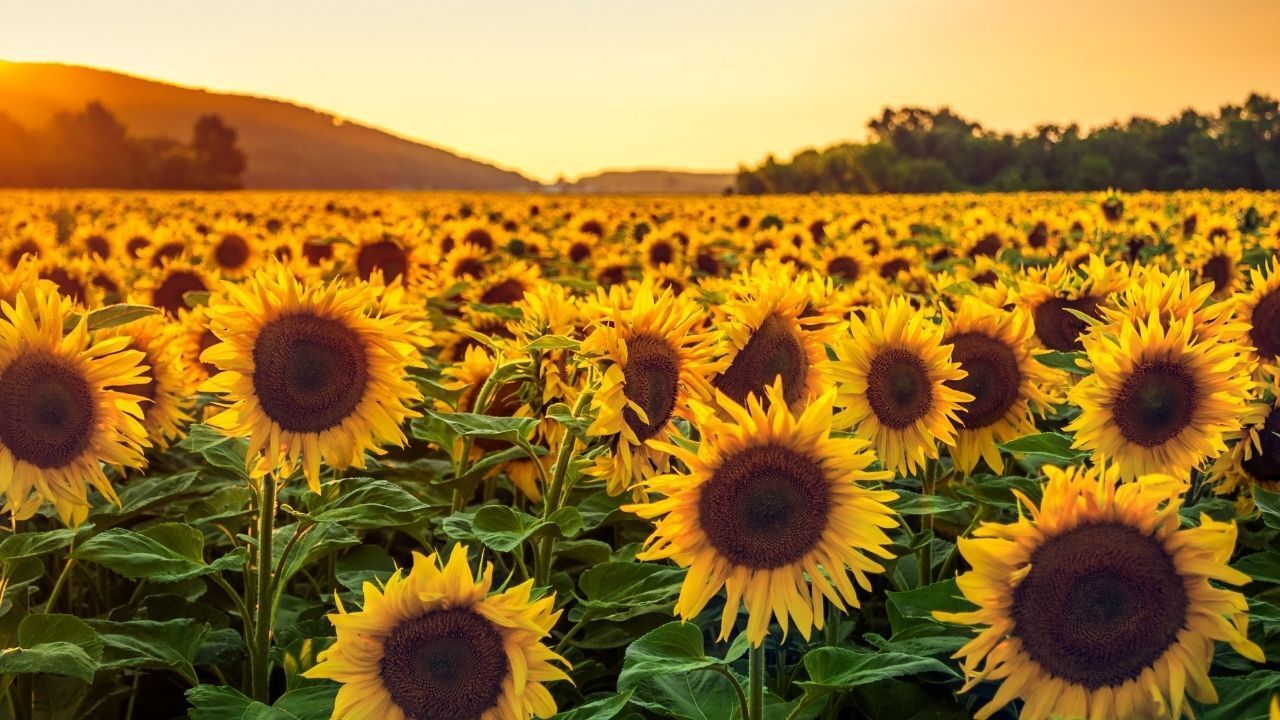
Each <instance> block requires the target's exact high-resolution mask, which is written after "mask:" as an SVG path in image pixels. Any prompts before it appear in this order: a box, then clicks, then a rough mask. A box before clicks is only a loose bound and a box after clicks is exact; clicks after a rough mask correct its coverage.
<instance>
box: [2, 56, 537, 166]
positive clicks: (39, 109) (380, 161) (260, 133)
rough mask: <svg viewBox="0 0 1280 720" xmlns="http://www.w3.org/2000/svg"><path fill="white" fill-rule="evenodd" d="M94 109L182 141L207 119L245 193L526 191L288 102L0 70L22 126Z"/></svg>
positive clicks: (47, 70) (88, 71) (125, 78)
mask: <svg viewBox="0 0 1280 720" xmlns="http://www.w3.org/2000/svg"><path fill="white" fill-rule="evenodd" d="M94 100H99V101H101V102H102V103H103V104H104V105H106V106H107V108H108V109H110V110H111V112H112V113H114V114H115V115H116V117H118V118H120V120H121V121H122V122H123V123H124V124H125V125H126V126H128V128H129V130H130V132H132V133H135V134H138V135H164V136H169V137H172V138H175V139H177V140H181V141H186V140H187V139H188V138H189V137H190V135H191V128H192V125H193V124H194V123H195V120H196V118H197V117H199V116H201V115H205V114H208V113H217V114H218V115H221V116H222V119H223V120H225V121H226V122H227V124H229V125H231V126H232V127H233V128H235V130H236V131H237V132H238V133H239V136H240V147H241V148H242V149H243V150H244V151H245V153H246V154H247V155H248V156H249V167H248V170H247V171H246V173H245V176H244V181H245V185H246V187H250V188H280V189H283V188H318V189H324V188H334V189H339V188H350V189H365V188H405V189H452V190H536V189H538V187H539V185H538V184H537V183H535V182H533V181H532V180H530V179H528V178H526V177H524V176H522V175H520V174H519V173H515V172H511V171H508V170H502V169H500V168H497V167H494V166H493V165H489V164H486V163H483V162H480V161H477V160H472V159H469V158H465V157H461V156H459V155H456V154H454V153H451V152H449V151H447V150H443V149H440V148H436V147H432V146H430V145H424V144H422V143H418V142H414V141H412V140H408V139H405V138H401V137H397V136H395V135H392V134H391V133H388V132H385V131H382V130H378V129H376V128H371V127H366V126H364V125H360V124H358V123H353V122H344V121H342V120H340V119H338V118H335V116H333V115H331V114H329V113H325V112H321V111H317V110H313V109H311V108H307V107H302V106H300V105H295V104H293V103H289V102H284V101H280V100H271V99H267V98H260V97H253V96H249V95H235V94H228V93H216V92H209V91H206V90H199V89H195V88H188V87H182V86H178V85H171V84H168V83H163V82H158V81H154V80H146V79H143V78H138V77H133V76H131V75H125V74H122V73H117V72H110V71H106V70H97V69H94V68H87V67H79V66H73V65H61V64H54V63H11V62H5V61H0V112H4V113H5V114H8V115H9V116H11V117H12V118H14V119H15V120H17V121H18V122H20V123H22V124H24V125H27V126H28V127H34V126H40V125H43V124H44V123H46V122H47V121H48V119H49V118H50V117H51V116H53V115H54V114H55V113H58V112H61V111H64V110H74V109H79V108H81V107H83V106H84V104H85V103H88V102H91V101H94Z"/></svg>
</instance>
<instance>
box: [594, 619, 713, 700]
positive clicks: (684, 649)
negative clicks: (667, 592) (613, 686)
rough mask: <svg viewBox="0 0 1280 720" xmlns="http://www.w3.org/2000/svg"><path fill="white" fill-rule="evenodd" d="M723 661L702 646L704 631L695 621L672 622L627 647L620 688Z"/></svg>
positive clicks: (680, 673)
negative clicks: (707, 652) (646, 679)
mask: <svg viewBox="0 0 1280 720" xmlns="http://www.w3.org/2000/svg"><path fill="white" fill-rule="evenodd" d="M724 664H725V661H724V660H721V659H719V658H715V657H711V656H709V655H707V654H706V651H705V650H704V649H703V641H702V630H701V629H699V627H698V626H697V625H695V624H693V623H685V622H672V623H667V624H666V625H663V626H662V627H660V628H658V629H656V630H653V631H651V632H649V633H647V634H645V635H643V636H641V637H640V638H639V639H638V640H636V641H635V642H633V643H631V645H630V646H629V647H628V648H627V653H626V657H625V659H624V660H623V662H622V672H621V673H620V674H619V675H618V691H619V692H626V691H627V690H629V689H632V688H634V687H636V685H638V684H639V683H640V682H641V681H642V680H643V679H644V678H651V677H657V676H660V675H687V674H689V673H692V672H694V671H695V670H705V669H707V668H710V667H716V666H722V665H724Z"/></svg>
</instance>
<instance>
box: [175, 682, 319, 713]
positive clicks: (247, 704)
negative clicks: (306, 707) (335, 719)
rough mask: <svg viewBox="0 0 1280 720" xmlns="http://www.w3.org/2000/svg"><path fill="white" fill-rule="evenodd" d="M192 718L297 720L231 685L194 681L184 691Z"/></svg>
mask: <svg viewBox="0 0 1280 720" xmlns="http://www.w3.org/2000/svg"><path fill="white" fill-rule="evenodd" d="M187 701H188V702H190V703H191V709H190V710H188V711H187V717H189V718H191V720H299V719H298V716H296V715H293V714H290V713H288V712H285V711H284V710H279V709H276V708H272V707H268V706H266V705H263V704H262V703H260V702H258V701H256V700H250V699H249V698H247V697H245V696H244V695H242V694H241V693H240V692H238V691H236V690H235V689H233V688H229V687H221V686H216V685H197V686H195V687H193V688H191V689H190V690H188V691H187Z"/></svg>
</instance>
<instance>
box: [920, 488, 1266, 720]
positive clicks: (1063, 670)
mask: <svg viewBox="0 0 1280 720" xmlns="http://www.w3.org/2000/svg"><path fill="white" fill-rule="evenodd" d="M1045 472H1046V474H1047V475H1048V477H1049V479H1048V482H1047V483H1046V484H1045V487H1044V499H1043V500H1042V501H1041V503H1040V506H1039V507H1038V508H1037V507H1036V506H1035V505H1034V504H1032V503H1031V502H1030V501H1028V500H1026V499H1025V498H1023V503H1024V505H1025V506H1026V509H1027V511H1028V512H1029V513H1030V515H1031V517H1030V518H1029V519H1028V518H1027V517H1025V516H1020V517H1019V518H1018V520H1017V521H1016V522H1013V523H1009V524H998V523H983V524H982V526H981V527H980V528H979V529H978V530H977V531H976V532H975V533H974V536H975V537H973V538H962V539H960V540H959V543H958V544H959V549H960V553H961V555H962V556H963V557H964V558H965V559H966V560H967V561H968V562H969V564H970V565H972V566H973V569H972V570H970V571H968V572H966V573H963V574H962V575H960V577H959V579H958V585H959V587H960V590H961V592H963V593H964V595H965V597H966V598H968V599H969V600H970V601H971V602H973V603H974V604H975V605H977V606H978V609H977V610H973V611H969V612H958V613H949V612H935V613H934V616H935V617H937V618H938V619H940V620H943V621H946V622H955V623H961V624H965V625H973V626H976V627H978V628H980V631H979V634H978V636H977V637H976V638H974V639H973V640H971V641H969V643H968V644H967V645H965V646H964V647H962V648H960V650H959V651H958V652H957V653H956V655H955V657H957V658H963V667H964V671H965V674H966V676H967V677H968V682H967V683H966V684H965V686H964V688H962V691H964V692H967V691H968V690H970V689H972V688H973V687H974V686H976V685H977V684H978V683H980V682H982V681H984V680H995V681H1000V688H999V690H998V691H997V692H996V694H995V697H994V698H992V700H991V701H990V702H989V703H987V704H986V705H985V706H983V707H982V708H981V709H980V710H978V712H977V714H976V715H975V717H977V718H979V720H983V719H984V718H987V717H990V716H991V715H993V714H995V713H996V712H997V711H998V710H999V709H1000V708H1002V707H1003V706H1005V705H1007V704H1008V703H1009V702H1010V701H1012V700H1014V699H1017V698H1021V699H1022V700H1023V701H1024V705H1023V707H1022V711H1021V714H1020V717H1021V718H1022V720H1047V719H1048V718H1050V717H1062V718H1083V717H1088V718H1091V719H1096V720H1127V719H1128V718H1137V717H1143V718H1147V717H1162V718H1177V717H1180V716H1182V715H1183V714H1184V712H1185V713H1186V714H1187V716H1188V717H1190V708H1189V707H1187V705H1186V697H1185V696H1186V695H1190V696H1191V698H1192V699H1194V700H1196V701H1198V702H1202V703H1213V702H1217V699H1218V698H1217V693H1216V692H1215V691H1214V688H1213V684H1212V682H1210V680H1209V675H1208V672H1209V664H1210V662H1211V660H1212V658H1213V651H1214V647H1213V646H1214V643H1215V642H1216V641H1224V642H1227V643H1229V644H1230V645H1231V647H1232V648H1234V649H1235V650H1236V652H1238V653H1240V654H1241V655H1243V656H1244V657H1246V658H1249V659H1251V660H1255V661H1259V662H1260V661H1262V659H1263V657H1262V650H1261V649H1259V648H1258V646H1257V645H1255V644H1253V643H1252V642H1250V641H1249V639H1248V637H1247V632H1246V630H1247V623H1248V617H1249V616H1248V604H1247V602H1246V600H1245V598H1244V596H1243V595H1241V594H1240V593H1239V592H1235V591H1232V590H1226V589H1222V588H1218V587H1215V586H1214V585H1213V584H1211V582H1210V581H1213V582H1216V583H1227V584H1232V585H1242V584H1244V583H1247V582H1249V577H1248V576H1247V575H1245V574H1244V573H1241V572H1239V571H1237V570H1234V569H1232V568H1230V567H1228V566H1227V560H1228V559H1229V558H1230V556H1231V552H1232V549H1233V548H1234V546H1235V541H1236V527H1235V525H1234V523H1223V522H1218V521H1215V520H1213V519H1211V518H1210V517H1208V516H1207V515H1201V518H1200V525H1199V527H1188V528H1186V529H1182V527H1181V525H1182V523H1181V518H1180V516H1179V513H1178V511H1179V510H1180V509H1181V506H1182V493H1183V492H1184V491H1185V490H1186V489H1187V488H1186V485H1185V484H1184V483H1182V482H1180V481H1177V480H1175V479H1174V478H1172V477H1169V476H1166V475H1145V476H1143V477H1142V478H1140V479H1139V480H1138V481H1137V482H1132V483H1123V484H1121V483H1118V477H1117V475H1116V474H1114V473H1100V472H1099V471H1097V470H1082V469H1077V468H1072V469H1068V470H1065V471H1064V470H1059V469H1058V468H1053V467H1046V468H1045Z"/></svg>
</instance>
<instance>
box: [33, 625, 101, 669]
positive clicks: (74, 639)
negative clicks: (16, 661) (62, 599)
mask: <svg viewBox="0 0 1280 720" xmlns="http://www.w3.org/2000/svg"><path fill="white" fill-rule="evenodd" d="M54 642H64V643H70V644H72V645H75V646H76V647H78V648H80V649H81V650H84V652H85V655H87V656H88V657H89V658H91V659H93V660H94V661H95V662H96V661H97V660H98V659H99V658H101V657H102V639H101V638H99V637H98V633H96V632H94V630H93V628H92V627H90V626H89V625H88V623H86V622H85V621H83V620H81V619H80V618H78V617H76V616H74V615H60V614H57V613H54V614H48V615H28V616H27V617H25V618H23V620H22V624H21V625H19V626H18V644H19V645H20V646H22V647H24V648H34V647H37V646H39V645H44V644H47V643H54Z"/></svg>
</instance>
